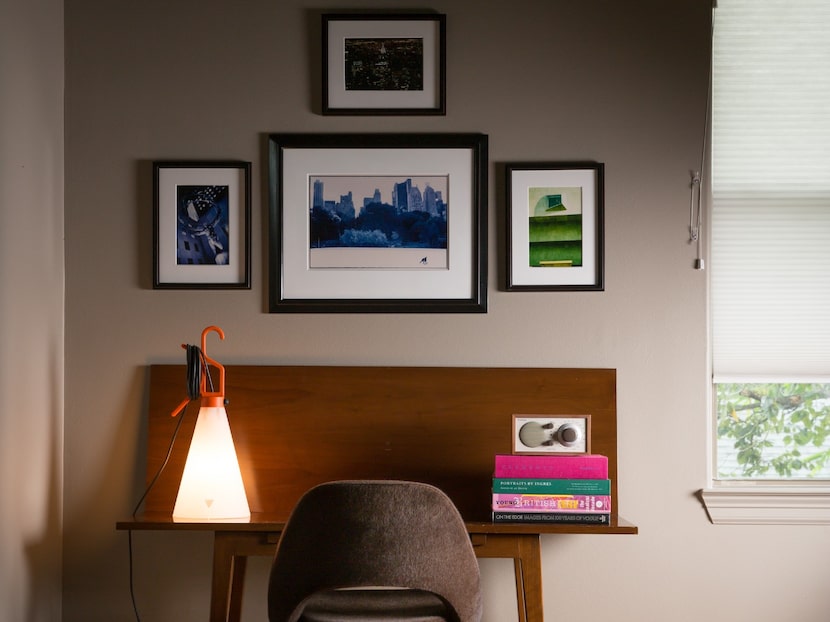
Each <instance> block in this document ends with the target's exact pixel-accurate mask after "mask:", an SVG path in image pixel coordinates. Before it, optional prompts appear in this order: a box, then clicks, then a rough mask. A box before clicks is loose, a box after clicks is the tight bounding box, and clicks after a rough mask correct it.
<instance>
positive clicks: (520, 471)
mask: <svg viewBox="0 0 830 622" xmlns="http://www.w3.org/2000/svg"><path fill="white" fill-rule="evenodd" d="M494 477H524V478H545V479H608V457H607V456H603V455H600V454H583V455H578V456H519V455H512V454H497V455H496V468H495V472H494Z"/></svg>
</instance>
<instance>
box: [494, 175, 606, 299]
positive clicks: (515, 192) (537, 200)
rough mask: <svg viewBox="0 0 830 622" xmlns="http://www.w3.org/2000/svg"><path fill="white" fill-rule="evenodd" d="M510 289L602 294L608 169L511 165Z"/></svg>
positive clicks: (508, 212)
mask: <svg viewBox="0 0 830 622" xmlns="http://www.w3.org/2000/svg"><path fill="white" fill-rule="evenodd" d="M506 172H507V182H506V184H505V185H506V189H507V227H506V230H507V289H508V290H509V291H557V290H561V291H602V290H603V289H604V282H603V279H604V256H603V242H604V239H603V238H604V221H603V211H604V189H603V188H604V165H603V164H602V163H599V162H554V163H511V164H507V165H506Z"/></svg>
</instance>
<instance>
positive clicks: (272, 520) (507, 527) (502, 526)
mask: <svg viewBox="0 0 830 622" xmlns="http://www.w3.org/2000/svg"><path fill="white" fill-rule="evenodd" d="M465 522H466V525H467V531H469V532H470V533H471V534H473V533H483V534H498V533H503V534H537V533H538V534H542V535H547V534H578V533H586V534H628V535H636V534H637V533H638V532H639V530H638V528H637V526H636V525H634V524H632V523H630V522H629V521H627V520H626V519H624V518H622V517H621V516H617V515H616V514H613V515H612V516H611V524H610V525H607V526H603V525H581V524H578V523H577V524H561V523H557V524H555V525H545V524H539V523H492V522H487V521H465ZM284 527H285V520H279V519H278V518H276V517H273V516H269V515H267V514H253V515H252V516H251V518H250V520H247V521H234V522H204V523H202V522H175V521H173V517H172V516H171V515H170V514H161V513H147V514H138V515H136V517H135V518H133V519H128V520H122V521H118V522H117V523H116V524H115V528H116V529H117V530H119V531H213V532H218V531H222V532H226V531H246V532H260V533H262V532H269V531H272V532H278V531H282V530H283V528H284Z"/></svg>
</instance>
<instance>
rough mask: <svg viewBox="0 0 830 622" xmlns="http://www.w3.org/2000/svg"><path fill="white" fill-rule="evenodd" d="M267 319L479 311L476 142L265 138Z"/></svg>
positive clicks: (481, 180) (482, 248)
mask: <svg viewBox="0 0 830 622" xmlns="http://www.w3.org/2000/svg"><path fill="white" fill-rule="evenodd" d="M269 143H270V145H269V151H270V169H269V170H270V173H269V175H270V180H269V189H270V190H269V191H270V197H269V203H270V219H269V220H270V222H269V237H270V262H269V263H270V266H269V271H270V275H269V276H270V311H271V312H275V313H276V312H284V313H292V312H325V313H355V312H356V313H371V312H377V313H383V312H385V313H396V312H398V313H463V312H468V313H483V312H486V311H487V136H486V135H484V134H273V135H271V136H270V137H269Z"/></svg>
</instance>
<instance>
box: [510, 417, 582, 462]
mask: <svg viewBox="0 0 830 622" xmlns="http://www.w3.org/2000/svg"><path fill="white" fill-rule="evenodd" d="M513 453H514V454H529V455H545V454H589V453H591V415H513Z"/></svg>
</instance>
